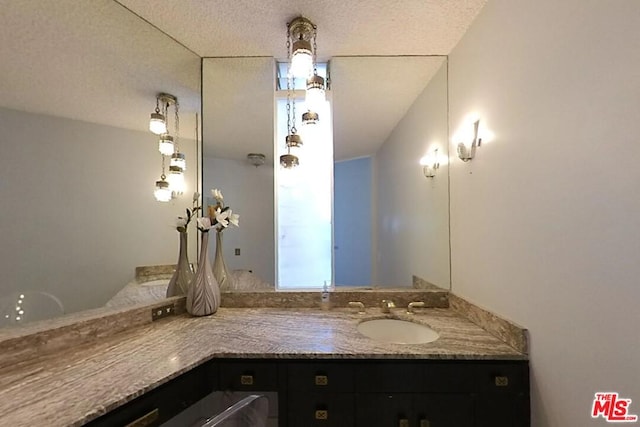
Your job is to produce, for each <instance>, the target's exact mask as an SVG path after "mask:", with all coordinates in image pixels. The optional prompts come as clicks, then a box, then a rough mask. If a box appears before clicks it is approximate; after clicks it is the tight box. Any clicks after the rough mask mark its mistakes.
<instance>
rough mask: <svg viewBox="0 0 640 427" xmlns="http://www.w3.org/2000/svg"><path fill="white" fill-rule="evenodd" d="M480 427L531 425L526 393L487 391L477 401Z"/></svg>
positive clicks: (521, 426) (477, 416) (526, 426)
mask: <svg viewBox="0 0 640 427" xmlns="http://www.w3.org/2000/svg"><path fill="white" fill-rule="evenodd" d="M476 419H477V423H476V425H477V426H478V427H485V426H487V427H529V426H530V423H531V421H530V415H529V399H528V398H527V396H526V395H525V394H524V393H518V394H512V393H486V394H483V395H481V396H479V397H478V399H477V401H476Z"/></svg>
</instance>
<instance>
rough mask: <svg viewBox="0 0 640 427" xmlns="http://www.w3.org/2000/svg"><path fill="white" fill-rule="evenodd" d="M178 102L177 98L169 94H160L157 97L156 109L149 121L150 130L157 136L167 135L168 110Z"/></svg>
mask: <svg viewBox="0 0 640 427" xmlns="http://www.w3.org/2000/svg"><path fill="white" fill-rule="evenodd" d="M177 101H178V100H177V99H176V97H175V96H173V95H169V94H168V93H159V94H158V95H157V96H156V109H155V111H154V112H153V113H151V118H150V119H149V130H150V131H151V132H153V133H155V134H156V135H162V134H165V133H167V110H168V109H169V106H171V105H173V104H175V103H176V102H177Z"/></svg>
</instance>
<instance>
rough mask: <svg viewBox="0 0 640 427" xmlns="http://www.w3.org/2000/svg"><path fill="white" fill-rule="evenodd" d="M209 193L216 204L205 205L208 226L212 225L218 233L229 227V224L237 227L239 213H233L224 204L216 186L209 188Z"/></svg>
mask: <svg viewBox="0 0 640 427" xmlns="http://www.w3.org/2000/svg"><path fill="white" fill-rule="evenodd" d="M211 195H212V196H213V198H214V199H215V201H216V204H215V205H209V206H208V207H207V213H208V219H209V223H210V228H211V227H213V228H215V229H216V231H217V232H218V233H220V232H222V231H223V230H224V229H226V228H227V227H229V225H233V226H235V227H239V219H240V215H238V214H234V213H233V211H232V210H231V208H229V206H225V205H224V197H223V196H222V192H221V191H220V190H218V189H217V188H214V189H213V190H211Z"/></svg>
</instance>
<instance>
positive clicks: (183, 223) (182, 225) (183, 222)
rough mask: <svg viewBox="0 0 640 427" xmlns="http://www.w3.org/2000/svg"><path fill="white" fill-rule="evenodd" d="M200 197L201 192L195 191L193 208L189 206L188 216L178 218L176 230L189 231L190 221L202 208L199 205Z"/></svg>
mask: <svg viewBox="0 0 640 427" xmlns="http://www.w3.org/2000/svg"><path fill="white" fill-rule="evenodd" d="M199 198H200V193H198V192H195V193H193V200H192V202H191V209H189V208H187V209H186V211H187V216H186V217H183V216H179V217H178V219H177V220H176V230H178V231H179V232H181V233H186V232H187V227H188V226H189V223H190V222H191V220H192V219H193V217H194V216H196V215H197V213H198V211H199V210H200V209H202V208H201V207H200V206H198V199H199Z"/></svg>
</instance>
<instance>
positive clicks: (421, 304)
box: [407, 301, 424, 314]
mask: <svg viewBox="0 0 640 427" xmlns="http://www.w3.org/2000/svg"><path fill="white" fill-rule="evenodd" d="M417 307H424V302H422V301H411V302H410V303H409V305H408V306H407V314H415V311H413V309H414V308H417Z"/></svg>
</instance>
